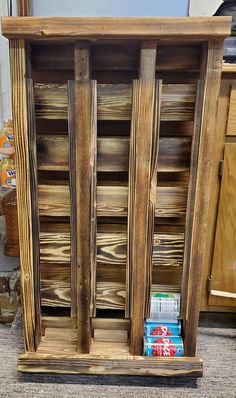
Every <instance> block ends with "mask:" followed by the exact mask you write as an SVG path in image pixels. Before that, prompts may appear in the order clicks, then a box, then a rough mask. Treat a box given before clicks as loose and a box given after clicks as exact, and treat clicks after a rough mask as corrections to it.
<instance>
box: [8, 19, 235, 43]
mask: <svg viewBox="0 0 236 398" xmlns="http://www.w3.org/2000/svg"><path fill="white" fill-rule="evenodd" d="M2 32H3V35H4V36H6V37H7V38H9V39H14V38H25V39H26V38H27V39H32V40H34V39H35V40H38V39H42V38H44V39H46V38H50V39H53V38H54V39H55V38H60V39H66V38H74V39H77V40H78V39H88V38H95V39H97V38H98V37H99V36H100V37H102V38H103V39H110V38H141V39H145V38H146V39H147V38H148V39H150V38H155V39H160V38H168V37H171V38H172V39H173V37H178V39H179V40H181V39H193V38H194V36H196V38H197V39H201V38H204V39H206V38H212V39H220V38H221V39H223V38H225V37H227V36H230V33H231V18H230V17H213V18H212V17H210V18H209V17H194V18H185V17H177V18H175V20H174V22H173V18H158V17H148V18H141V17H136V18H114V17H113V18H111V17H109V18H105V19H104V18H78V17H77V18H62V17H56V18H53V19H52V18H50V17H35V18H34V19H33V20H32V19H28V18H24V17H20V18H17V17H15V18H14V19H13V18H8V17H4V18H2Z"/></svg>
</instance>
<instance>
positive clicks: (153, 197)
mask: <svg viewBox="0 0 236 398" xmlns="http://www.w3.org/2000/svg"><path fill="white" fill-rule="evenodd" d="M161 96H162V81H161V80H157V81H156V86H155V104H154V117H153V131H152V157H151V176H150V177H151V185H150V202H149V210H148V240H149V250H148V267H147V282H146V283H147V285H146V300H145V305H146V307H145V317H146V318H148V317H149V315H150V303H151V301H150V299H151V288H152V263H153V236H154V220H155V208H156V201H157V200H158V197H157V170H158V153H159V138H160V119H161Z"/></svg>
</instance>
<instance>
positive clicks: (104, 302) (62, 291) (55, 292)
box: [41, 279, 180, 311]
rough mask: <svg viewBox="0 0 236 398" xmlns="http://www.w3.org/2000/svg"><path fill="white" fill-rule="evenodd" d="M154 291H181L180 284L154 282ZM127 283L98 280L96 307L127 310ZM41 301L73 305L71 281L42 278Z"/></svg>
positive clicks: (67, 305) (56, 304) (52, 304)
mask: <svg viewBox="0 0 236 398" xmlns="http://www.w3.org/2000/svg"><path fill="white" fill-rule="evenodd" d="M151 291H152V292H180V285H179V284H178V285H173V284H164V285H162V284H153V285H152V289H151ZM125 297H126V284H125V283H122V282H116V281H115V282H114V281H112V282H104V281H102V282H97V289H96V308H97V309H102V310H104V309H105V310H107V309H109V310H121V311H124V310H125ZM41 302H42V305H43V306H45V307H57V308H58V307H63V308H70V306H71V288H70V283H69V282H66V281H60V280H49V279H45V280H44V279H42V280H41Z"/></svg>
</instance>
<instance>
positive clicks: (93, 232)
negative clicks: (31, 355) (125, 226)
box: [90, 80, 97, 317]
mask: <svg viewBox="0 0 236 398" xmlns="http://www.w3.org/2000/svg"><path fill="white" fill-rule="evenodd" d="M90 156H91V233H90V244H91V254H90V255H91V257H90V258H91V298H90V316H91V317H95V316H96V286H97V278H96V275H97V81H95V80H91V155H90Z"/></svg>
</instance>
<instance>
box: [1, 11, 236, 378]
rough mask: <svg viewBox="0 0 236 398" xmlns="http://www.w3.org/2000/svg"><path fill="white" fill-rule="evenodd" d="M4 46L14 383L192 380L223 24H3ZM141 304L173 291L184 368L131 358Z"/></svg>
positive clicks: (139, 337)
mask: <svg viewBox="0 0 236 398" xmlns="http://www.w3.org/2000/svg"><path fill="white" fill-rule="evenodd" d="M3 32H4V34H5V35H6V36H7V37H8V38H9V39H10V54H11V74H12V88H13V111H14V130H15V137H16V167H17V181H18V184H17V194H18V211H19V220H20V222H19V234H20V249H21V284H22V301H23V307H24V338H25V353H24V354H21V355H20V356H19V362H18V369H19V370H20V371H23V372H33V371H36V372H38V371H40V372H47V371H50V372H51V371H54V372H68V373H69V372H73V373H96V374H98V373H105V374H132V375H146V374H148V375H162V376H163V375H166V376H173V375H176V376H177V375H195V376H200V375H201V374H202V362H201V359H199V358H197V357H195V350H196V336H197V326H198V316H199V309H200V299H201V295H200V289H199V287H200V283H201V276H202V268H203V263H204V258H205V252H206V230H207V223H208V216H209V210H210V207H209V205H210V200H209V199H210V196H211V184H210V182H211V180H212V174H213V172H214V167H213V162H214V153H215V143H216V132H215V126H216V118H215V115H216V110H217V99H218V95H219V89H220V77H221V64H222V45H223V39H224V37H225V36H227V35H228V34H229V32H230V18H221V17H217V18H193V19H192V18H180V19H179V18H177V19H168V18H165V19H161V18H144V19H142V18H141V19H122V18H121V19H114V18H113V19H109V18H108V19H99V18H96V19H84V18H81V19H80V18H71V19H70V18H68V19H63V18H54V19H52V18H34V19H29V18H18V19H13V18H5V19H3ZM232 210H233V209H232ZM152 291H161V292H163V291H168V292H180V293H181V311H180V318H181V321H182V326H183V338H184V349H185V356H184V357H183V358H154V357H153V358H148V357H145V356H143V331H144V330H143V329H144V328H143V326H144V319H145V318H146V317H148V314H149V307H150V295H151V292H152ZM98 336H99V337H98ZM101 340H102V341H101Z"/></svg>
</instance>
